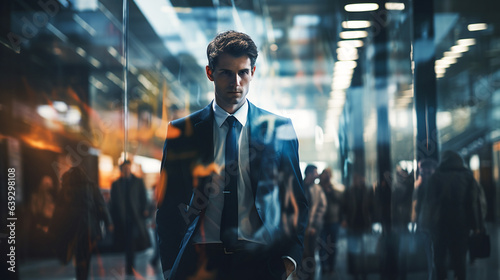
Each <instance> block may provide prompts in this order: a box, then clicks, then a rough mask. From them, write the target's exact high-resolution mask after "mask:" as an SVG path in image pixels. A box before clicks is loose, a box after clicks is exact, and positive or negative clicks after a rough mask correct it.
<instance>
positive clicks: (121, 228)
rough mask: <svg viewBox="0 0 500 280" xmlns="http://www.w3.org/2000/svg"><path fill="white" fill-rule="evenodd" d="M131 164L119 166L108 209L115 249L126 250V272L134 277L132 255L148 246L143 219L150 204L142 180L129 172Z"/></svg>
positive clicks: (144, 219) (126, 162)
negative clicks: (111, 221)
mask: <svg viewBox="0 0 500 280" xmlns="http://www.w3.org/2000/svg"><path fill="white" fill-rule="evenodd" d="M131 166H132V163H131V162H130V161H129V160H125V161H124V162H123V163H122V164H121V165H120V172H121V176H120V178H119V179H118V180H116V181H115V182H113V184H112V185H111V198H110V204H109V206H110V207H109V209H110V212H111V217H112V218H113V223H114V226H115V231H114V243H115V246H116V248H118V249H125V273H126V274H127V275H133V274H134V267H135V253H136V252H138V251H142V250H145V249H147V248H149V247H150V246H151V243H150V242H151V241H150V238H149V233H148V230H147V227H146V219H147V218H148V216H149V206H150V205H149V203H148V198H147V193H146V187H145V186H144V181H143V180H142V179H141V178H138V177H136V176H135V175H133V174H132V172H131Z"/></svg>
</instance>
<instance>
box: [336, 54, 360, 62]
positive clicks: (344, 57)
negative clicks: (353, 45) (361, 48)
mask: <svg viewBox="0 0 500 280" xmlns="http://www.w3.org/2000/svg"><path fill="white" fill-rule="evenodd" d="M358 58H359V56H358V54H357V53H339V54H337V59H338V60H341V61H352V60H356V59H358Z"/></svg>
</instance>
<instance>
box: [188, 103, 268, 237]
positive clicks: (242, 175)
mask: <svg viewBox="0 0 500 280" xmlns="http://www.w3.org/2000/svg"><path fill="white" fill-rule="evenodd" d="M212 109H213V110H214V118H215V121H214V126H213V132H214V133H213V135H214V136H213V137H214V139H213V140H214V162H215V164H217V165H218V166H221V167H223V166H224V164H225V150H226V143H225V142H226V135H227V131H228V125H227V123H226V122H225V121H226V118H227V117H228V116H231V115H232V116H234V117H235V118H236V120H238V122H239V124H240V125H237V127H236V129H237V133H238V134H239V138H238V169H239V172H238V185H237V187H238V239H239V240H247V241H253V242H258V243H264V244H265V243H266V242H265V240H264V239H263V238H262V236H261V235H260V234H257V235H256V234H255V233H256V232H257V231H258V230H259V229H260V228H261V227H262V222H261V220H260V218H259V215H258V213H257V210H256V209H255V199H254V195H253V191H252V185H251V182H250V159H249V143H248V140H249V132H248V125H247V117H248V102H246V101H245V103H244V104H243V105H242V106H241V107H240V108H239V109H238V110H237V111H236V112H235V113H234V114H229V113H227V112H226V111H224V109H222V108H221V107H219V105H217V103H216V102H215V100H214V102H213V106H212ZM224 172H225V171H224V168H221V174H220V175H221V177H220V178H219V179H218V180H217V179H214V180H212V188H213V189H212V190H211V191H210V193H211V195H210V196H209V203H208V205H207V209H206V212H205V217H204V219H203V221H201V222H203V223H204V224H203V227H200V228H202V230H197V232H195V233H194V236H193V241H194V242H195V243H220V242H222V241H221V240H220V221H221V216H222V209H223V207H224V195H223V193H222V190H223V189H224V177H225V174H224ZM202 231H203V232H202Z"/></svg>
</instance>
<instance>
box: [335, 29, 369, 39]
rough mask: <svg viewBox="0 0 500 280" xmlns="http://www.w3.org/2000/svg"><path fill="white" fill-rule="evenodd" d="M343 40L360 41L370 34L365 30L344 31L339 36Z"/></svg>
mask: <svg viewBox="0 0 500 280" xmlns="http://www.w3.org/2000/svg"><path fill="white" fill-rule="evenodd" d="M339 36H340V38H342V39H360V38H366V37H368V32H366V31H364V30H358V31H343V32H340V34H339Z"/></svg>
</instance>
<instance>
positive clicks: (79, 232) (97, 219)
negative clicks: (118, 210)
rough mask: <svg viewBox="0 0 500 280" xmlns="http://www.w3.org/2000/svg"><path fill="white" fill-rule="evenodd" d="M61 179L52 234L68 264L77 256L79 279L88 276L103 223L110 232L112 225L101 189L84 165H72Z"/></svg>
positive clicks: (61, 256) (51, 226) (58, 250)
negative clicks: (90, 178)
mask: <svg viewBox="0 0 500 280" xmlns="http://www.w3.org/2000/svg"><path fill="white" fill-rule="evenodd" d="M61 181H62V188H61V190H60V192H59V194H58V196H57V204H56V208H55V210H54V217H53V219H52V222H51V225H50V228H49V230H50V234H51V236H52V238H53V244H54V248H55V251H56V254H57V256H58V258H59V260H61V261H62V262H63V263H64V264H67V263H68V262H69V261H70V260H71V259H72V258H74V263H75V268H76V279H78V280H84V279H88V275H89V266H90V258H91V255H92V251H93V250H94V248H95V247H96V245H97V241H98V240H99V239H100V238H102V232H101V226H100V223H101V221H102V222H104V223H105V224H106V226H107V228H108V230H109V231H112V230H113V225H112V223H111V219H110V215H109V213H108V210H107V208H106V204H105V203H104V199H103V197H102V195H101V192H100V190H99V188H98V187H97V186H96V185H95V184H93V183H92V182H91V181H90V180H89V178H88V177H87V174H85V171H84V170H83V169H82V168H80V167H72V168H70V169H69V170H68V171H66V172H65V173H64V174H63V175H62V177H61Z"/></svg>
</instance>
